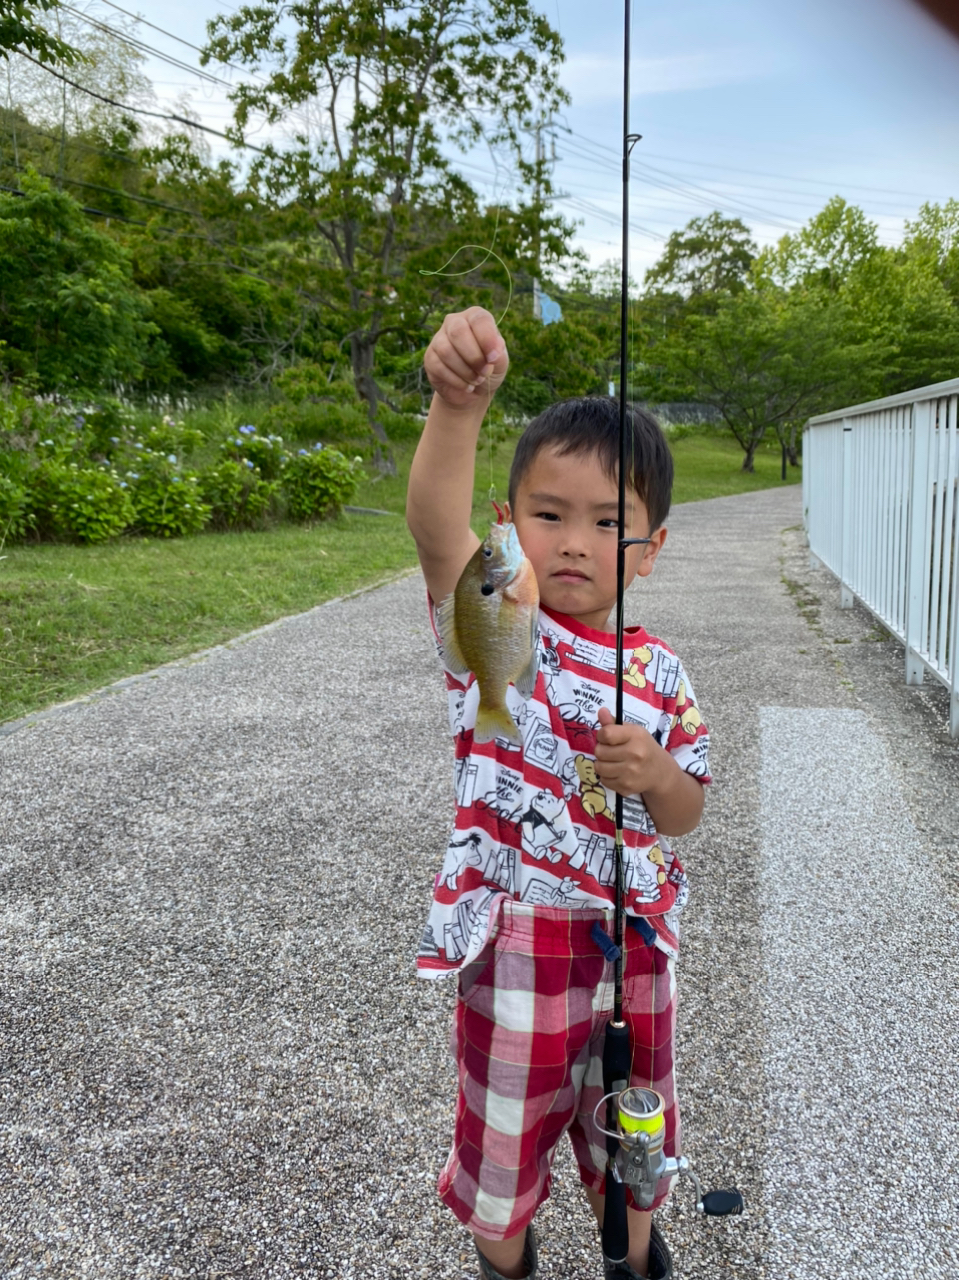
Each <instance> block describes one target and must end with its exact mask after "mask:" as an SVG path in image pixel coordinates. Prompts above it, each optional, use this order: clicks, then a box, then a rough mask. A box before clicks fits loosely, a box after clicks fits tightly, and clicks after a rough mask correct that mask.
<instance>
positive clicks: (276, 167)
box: [205, 0, 566, 467]
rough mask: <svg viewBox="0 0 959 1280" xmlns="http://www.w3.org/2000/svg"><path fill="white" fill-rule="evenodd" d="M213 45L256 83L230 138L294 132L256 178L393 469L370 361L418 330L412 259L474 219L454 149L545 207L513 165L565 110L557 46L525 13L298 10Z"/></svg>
mask: <svg viewBox="0 0 959 1280" xmlns="http://www.w3.org/2000/svg"><path fill="white" fill-rule="evenodd" d="M209 32H210V42H209V44H208V46H207V51H206V54H205V58H206V59H219V60H222V61H227V60H229V61H242V62H244V63H245V64H246V65H248V66H250V67H251V68H255V69H257V71H259V73H260V74H259V77H258V79H257V80H250V81H248V82H246V83H244V84H241V85H239V86H238V87H237V89H236V90H235V91H234V92H233V94H232V95H231V97H232V101H233V103H234V112H235V114H234V126H233V132H234V136H235V137H237V138H238V139H239V137H240V136H241V135H242V133H243V131H244V130H245V129H246V128H247V127H248V126H249V125H250V124H252V123H254V122H259V121H265V122H266V123H267V124H269V125H270V126H276V125H279V124H281V123H284V124H289V123H290V122H293V125H292V127H293V130H294V133H293V136H292V137H291V138H289V139H288V141H286V142H283V143H280V142H274V141H269V142H266V143H264V144H263V151H264V154H263V155H260V156H257V157H256V159H255V160H254V163H253V165H252V174H253V178H254V180H255V181H256V182H257V183H258V184H259V185H260V187H261V189H262V190H263V191H264V193H265V194H266V195H267V196H268V197H269V198H270V200H271V201H272V202H273V203H274V204H275V205H276V206H277V207H279V208H285V209H287V210H288V211H289V213H290V234H291V235H296V236H297V237H298V238H299V239H300V241H301V244H302V247H301V248H300V249H299V250H298V253H297V258H298V260H299V262H300V263H301V264H302V272H303V274H302V280H301V287H303V288H304V289H305V288H309V289H312V290H313V291H314V292H315V298H316V302H317V304H318V305H321V306H322V307H324V308H325V309H326V310H327V311H328V312H329V317H330V323H331V326H333V327H335V328H336V329H337V330H338V331H339V337H340V340H341V341H342V342H343V343H344V345H348V347H349V353H350V364H351V368H352V374H353V378H354V381H355V384H356V389H357V392H358V394H359V395H360V396H361V398H362V399H363V400H364V401H365V403H366V406H367V411H368V415H369V420H370V425H371V428H372V430H373V432H374V435H375V436H376V438H377V440H378V441H379V445H378V453H379V455H380V461H381V464H382V465H385V466H387V467H389V465H390V461H389V458H388V446H387V441H386V434H385V431H384V430H383V428H382V425H381V424H380V423H379V422H378V419H377V406H378V404H379V403H380V400H381V394H382V393H381V389H380V387H379V386H378V384H377V380H376V375H375V362H376V352H377V347H378V345H379V344H380V342H381V341H383V340H384V338H386V337H388V336H389V335H391V334H397V333H400V332H404V331H406V332H408V331H409V326H410V325H411V323H413V322H414V321H415V322H416V323H417V324H419V325H421V324H422V316H419V317H416V316H414V315H413V314H411V312H410V308H409V307H408V306H406V305H405V304H404V301H403V299H402V297H401V296H400V294H399V291H398V282H400V281H402V278H403V276H404V272H405V270H406V266H407V263H408V260H409V258H410V256H411V255H413V254H415V253H416V251H417V250H420V249H422V248H423V246H424V245H425V244H426V245H428V244H430V243H434V242H435V241H437V240H442V239H445V238H446V234H447V232H450V231H452V229H453V228H455V227H456V226H457V225H458V224H462V223H463V222H467V223H468V222H470V221H472V220H473V219H474V217H475V212H476V210H475V197H474V196H473V193H472V192H471V190H470V188H469V186H468V184H467V183H466V182H465V181H464V180H463V178H462V177H460V176H459V175H458V174H457V173H456V172H455V170H454V168H453V166H452V163H451V160H450V158H449V151H450V148H451V147H460V148H462V149H464V150H465V149H466V148H468V147H469V146H471V145H473V144H475V143H477V142H478V141H480V140H482V139H485V140H486V141H487V142H489V143H490V145H492V146H506V147H508V148H510V149H511V150H512V152H513V153H514V155H515V156H516V159H517V164H518V166H519V168H520V171H521V173H522V174H523V176H524V177H525V178H526V180H527V181H533V180H534V179H536V178H538V179H539V191H540V195H541V197H545V195H547V194H548V185H547V184H548V176H547V175H546V173H545V171H542V166H541V167H540V168H541V171H540V172H539V173H537V172H536V166H534V165H530V164H529V163H528V162H526V161H525V160H524V159H523V157H522V147H521V142H522V134H523V130H524V129H528V128H529V127H530V126H531V122H532V118H533V115H534V112H539V111H543V112H545V113H546V114H549V113H551V112H552V111H554V110H555V109H557V108H558V107H559V106H560V104H561V103H562V102H564V101H565V100H566V95H565V93H564V92H563V90H562V89H561V88H560V86H559V84H558V81H557V71H558V67H559V63H560V61H561V59H562V48H561V42H560V38H559V36H558V35H557V33H556V32H555V31H553V30H552V28H551V27H550V26H549V24H548V22H547V21H546V19H545V18H544V17H542V16H541V15H540V14H538V13H537V12H536V10H535V9H534V7H533V5H532V4H531V3H530V2H529V0H419V2H418V3H409V2H408V0H355V2H354V3H352V4H351V5H349V6H346V5H343V4H342V3H340V0H296V2H295V3H292V4H290V5H288V6H285V7H283V8H276V7H273V6H267V5H260V6H256V5H247V6H244V7H243V8H241V9H240V10H238V11H237V12H236V13H235V14H231V15H229V16H226V15H224V16H220V17H218V18H216V19H214V20H213V22H211V23H210V26H209ZM437 231H439V234H438V235H437ZM463 239H464V240H465V239H466V237H464V238H463ZM461 243H463V241H461Z"/></svg>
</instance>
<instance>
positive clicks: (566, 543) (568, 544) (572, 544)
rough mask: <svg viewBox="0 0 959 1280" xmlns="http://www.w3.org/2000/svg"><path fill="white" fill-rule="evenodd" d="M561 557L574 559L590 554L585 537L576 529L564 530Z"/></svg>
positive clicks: (560, 549)
mask: <svg viewBox="0 0 959 1280" xmlns="http://www.w3.org/2000/svg"><path fill="white" fill-rule="evenodd" d="M559 551H560V555H563V556H569V557H570V558H571V559H572V558H574V557H579V556H585V555H588V554H589V546H588V544H587V540H586V539H585V538H584V537H583V535H582V534H581V533H579V532H577V530H575V529H570V528H566V529H564V530H563V539H562V541H561V543H560V548H559Z"/></svg>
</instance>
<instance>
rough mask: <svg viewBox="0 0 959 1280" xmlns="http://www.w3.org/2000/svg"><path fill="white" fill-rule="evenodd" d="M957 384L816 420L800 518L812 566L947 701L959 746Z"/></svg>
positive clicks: (910, 675)
mask: <svg viewBox="0 0 959 1280" xmlns="http://www.w3.org/2000/svg"><path fill="white" fill-rule="evenodd" d="M957 407H959V378H953V379H952V380H951V381H949V382H937V383H935V384H934V385H933V386H930V387H920V388H919V389H918V390H917V391H908V392H905V393H903V394H902V395H898V396H887V397H886V399H885V400H872V401H870V402H869V403H868V404H857V405H853V406H852V407H851V408H848V409H837V410H836V411H835V413H823V414H820V415H819V417H817V418H810V419H809V421H808V422H807V423H806V426H805V428H804V431H803V477H802V479H803V518H804V523H805V527H806V534H807V536H808V538H809V549H810V551H811V553H812V555H813V556H814V557H815V558H816V560H818V561H819V562H820V563H821V564H823V565H825V566H826V568H827V569H829V570H831V572H832V573H834V574H835V575H836V577H837V578H838V579H839V584H840V591H841V602H842V605H843V607H844V608H849V607H851V606H852V603H853V599H854V598H855V599H858V600H860V601H861V602H862V603H863V604H864V605H865V606H866V608H867V609H869V611H870V612H871V613H873V614H874V615H875V616H876V617H877V618H878V619H879V621H880V622H882V623H883V625H884V626H886V627H888V629H889V630H890V631H891V632H892V633H893V634H894V635H895V636H897V637H898V638H899V640H901V641H902V643H903V644H904V645H905V649H906V683H907V684H921V683H922V680H923V675H924V674H925V672H927V671H928V672H929V673H930V674H931V675H933V676H935V677H936V679H938V680H941V681H942V683H943V684H944V685H945V686H946V688H947V689H948V690H949V693H950V701H949V729H950V732H951V733H952V735H953V737H959V495H957V489H959V427H957V420H956V414H957Z"/></svg>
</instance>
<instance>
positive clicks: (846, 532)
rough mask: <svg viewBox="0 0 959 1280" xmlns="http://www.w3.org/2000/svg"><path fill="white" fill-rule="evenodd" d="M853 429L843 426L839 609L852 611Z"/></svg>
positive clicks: (844, 422) (846, 425)
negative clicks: (850, 584)
mask: <svg viewBox="0 0 959 1280" xmlns="http://www.w3.org/2000/svg"><path fill="white" fill-rule="evenodd" d="M852 494H853V482H852V427H851V426H849V424H848V422H847V421H845V420H844V421H843V426H842V549H841V551H840V555H839V567H840V572H839V607H840V608H841V609H851V608H852V606H853V594H852V588H851V587H850V586H849V585H848V584H849V579H850V577H851V576H852V516H853V511H852Z"/></svg>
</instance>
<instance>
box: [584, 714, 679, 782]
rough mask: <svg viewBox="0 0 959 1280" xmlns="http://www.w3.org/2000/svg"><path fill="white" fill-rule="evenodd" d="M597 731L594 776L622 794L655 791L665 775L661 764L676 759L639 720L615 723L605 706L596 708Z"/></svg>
mask: <svg viewBox="0 0 959 1280" xmlns="http://www.w3.org/2000/svg"><path fill="white" fill-rule="evenodd" d="M599 723H600V730H599V733H597V735H596V776H597V777H598V778H599V780H600V782H602V784H603V785H604V786H606V787H612V789H613V790H614V791H618V792H619V794H620V795H621V796H637V795H641V794H642V792H644V791H655V790H656V787H657V785H659V784H661V783H662V781H663V778H664V766H666V767H668V765H669V764H672V765H673V766H674V767H676V766H675V761H673V760H672V757H670V755H669V754H668V752H665V751H663V749H662V747H661V746H660V745H659V743H658V742H657V741H656V740H655V738H654V737H653V736H652V734H651V733H649V731H648V730H646V729H644V728H643V726H642V725H639V724H617V723H616V718H615V716H613V715H612V714H611V713H610V712H609V711H607V710H606V708H605V707H600V709H599Z"/></svg>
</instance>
